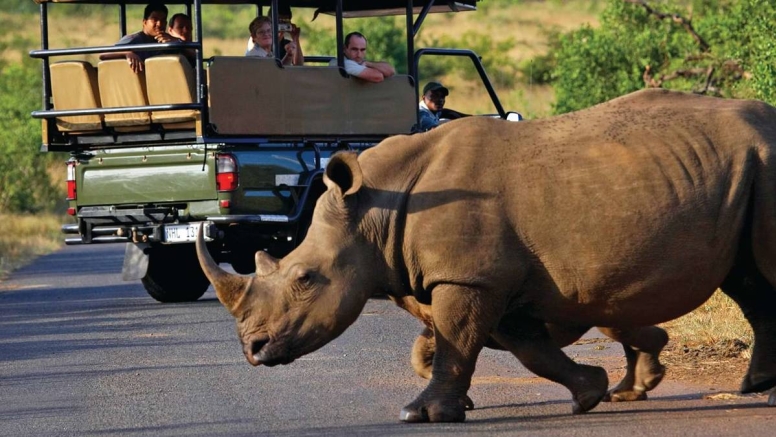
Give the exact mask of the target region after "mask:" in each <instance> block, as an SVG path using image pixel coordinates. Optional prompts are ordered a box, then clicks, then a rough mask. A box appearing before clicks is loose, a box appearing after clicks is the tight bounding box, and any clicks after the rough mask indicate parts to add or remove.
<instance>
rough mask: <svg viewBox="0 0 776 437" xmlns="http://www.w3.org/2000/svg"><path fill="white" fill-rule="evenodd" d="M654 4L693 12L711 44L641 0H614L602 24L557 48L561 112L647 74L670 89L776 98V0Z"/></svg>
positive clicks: (635, 84) (615, 92)
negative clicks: (653, 12) (650, 9)
mask: <svg viewBox="0 0 776 437" xmlns="http://www.w3.org/2000/svg"><path fill="white" fill-rule="evenodd" d="M652 6H653V7H654V8H655V9H657V10H659V11H660V12H663V13H677V14H679V15H680V16H682V17H684V18H685V19H689V18H690V17H692V25H693V27H694V29H695V31H696V32H697V33H698V35H700V36H701V38H703V40H704V41H705V42H706V43H707V44H708V45H709V49H708V50H707V51H704V50H703V49H702V47H701V45H700V44H699V43H698V42H697V41H696V40H695V39H693V37H692V35H691V34H690V32H688V31H687V30H686V29H685V28H683V27H682V26H681V25H680V24H678V23H675V22H673V21H672V20H670V19H663V20H659V19H658V18H657V17H655V16H654V15H650V14H648V13H647V12H646V10H645V9H644V8H643V7H641V6H639V5H635V4H630V3H625V2H623V1H621V0H609V3H608V5H607V7H606V9H605V10H604V11H603V13H602V15H601V25H600V27H599V28H596V29H593V28H591V27H583V28H581V29H578V30H576V31H573V32H570V33H567V34H565V35H562V36H561V37H560V38H559V39H557V40H556V41H555V43H554V46H553V47H552V49H551V53H552V55H553V56H554V61H555V68H554V70H553V73H552V80H553V83H554V85H555V91H556V104H555V107H554V111H555V112H556V113H564V112H568V111H573V110H577V109H582V108H585V107H588V106H592V105H594V104H597V103H601V102H603V101H606V100H609V99H612V98H614V97H617V96H620V95H623V94H626V93H629V92H632V91H636V90H638V89H641V88H644V87H645V86H647V85H646V83H645V79H647V80H652V81H653V84H658V85H660V86H662V87H664V88H671V89H678V90H684V91H694V92H705V93H707V94H712V95H720V96H724V97H737V98H757V99H760V100H764V101H766V102H769V103H772V104H775V103H776V87H775V86H774V85H776V43H774V38H773V35H774V34H775V32H776V6H774V4H773V2H771V1H769V0H749V1H746V2H737V1H726V0H692V1H666V2H654V4H653V5H652ZM689 7H692V11H691V10H689V9H688V8H689ZM645 72H647V73H648V75H646V77H645ZM709 72H710V73H711V75H710V76H708V80H707V73H709Z"/></svg>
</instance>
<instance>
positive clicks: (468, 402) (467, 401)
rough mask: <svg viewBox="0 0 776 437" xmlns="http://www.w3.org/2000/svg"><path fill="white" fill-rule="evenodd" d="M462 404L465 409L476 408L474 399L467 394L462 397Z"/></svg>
mask: <svg viewBox="0 0 776 437" xmlns="http://www.w3.org/2000/svg"><path fill="white" fill-rule="evenodd" d="M461 405H463V408H464V410H468V411H471V410H473V409H474V401H472V398H470V397H469V396H467V395H464V396H463V397H462V398H461Z"/></svg>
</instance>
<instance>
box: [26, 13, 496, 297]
mask: <svg viewBox="0 0 776 437" xmlns="http://www.w3.org/2000/svg"><path fill="white" fill-rule="evenodd" d="M34 1H35V2H36V3H39V6H40V23H41V39H42V42H41V48H40V50H33V51H32V52H31V53H30V56H32V57H33V58H40V59H42V61H43V68H42V74H43V108H42V110H40V111H35V112H33V113H32V116H33V117H36V118H40V119H41V121H42V128H43V145H42V150H43V151H65V152H69V154H70V158H69V160H68V161H67V193H68V194H67V198H68V201H69V208H68V214H70V215H72V216H73V217H74V218H75V220H76V223H75V224H66V225H63V227H62V230H63V232H64V233H65V234H67V235H70V236H69V237H67V238H66V240H65V241H66V243H67V244H98V243H100V244H101V243H129V244H127V245H126V255H125V260H124V268H123V277H124V279H125V280H136V279H141V281H142V283H143V285H144V287H145V289H146V290H147V291H148V293H149V294H150V295H151V296H152V297H153V298H155V299H157V300H159V301H162V302H179V301H193V300H196V299H198V298H199V297H200V296H202V294H203V293H204V292H205V291H206V289H207V287H208V285H209V284H208V280H207V278H205V276H204V274H203V273H202V271H201V270H200V267H199V264H198V262H197V259H196V256H195V251H194V244H193V242H194V239H195V235H196V231H197V229H198V226H199V225H200V224H204V225H205V229H206V237H207V240H208V241H209V248H210V251H211V252H212V254H213V256H214V258H215V259H216V260H217V261H218V262H226V263H230V264H231V265H232V267H233V268H234V269H235V270H236V271H237V272H239V273H250V272H253V271H254V263H253V254H254V253H255V252H256V251H257V250H266V251H268V252H270V253H271V254H273V255H274V256H283V255H284V254H286V253H288V252H289V251H291V250H292V249H293V248H294V247H295V246H296V245H297V244H298V243H299V242H300V241H301V240H302V239H303V238H304V236H305V232H306V231H307V228H308V226H309V223H310V220H311V215H312V210H313V206H314V204H315V201H316V199H317V198H318V197H319V196H320V195H321V193H322V192H323V191H325V186H324V185H323V182H322V171H323V168H324V167H325V166H326V163H327V161H328V159H329V157H330V156H331V154H333V153H335V152H336V151H338V150H354V151H362V150H364V149H366V148H369V147H371V146H373V145H375V144H377V143H378V142H380V141H381V140H382V139H384V138H386V137H388V136H390V135H396V134H410V133H412V132H413V128H414V126H415V125H416V124H417V122H418V119H417V102H418V98H419V94H418V92H419V91H418V82H417V67H418V62H419V60H420V58H421V56H425V55H437V56H438V55H441V56H465V57H469V58H470V59H471V60H472V61H473V62H474V65H475V67H476V68H477V71H478V72H479V74H480V77H481V78H482V80H483V83H484V86H485V89H486V90H487V92H488V93H489V94H490V97H491V99H492V101H493V104H494V107H495V108H496V110H497V112H498V115H497V116H499V117H501V118H507V114H506V113H505V112H504V110H503V108H502V106H501V104H500V103H499V101H498V98H497V97H496V93H495V92H494V90H493V87H492V86H491V84H490V81H489V80H488V77H487V75H486V74H485V71H484V70H483V68H482V65H481V63H480V61H479V58H478V57H477V55H476V54H475V53H473V52H471V51H468V50H454V49H433V48H422V49H419V50H416V49H415V47H414V38H415V35H416V34H417V33H418V31H419V29H420V26H421V25H422V23H423V21H424V19H425V18H426V16H427V14H429V13H434V12H462V11H474V10H476V3H477V1H478V0H459V1H455V2H447V1H445V2H442V1H436V2H435V1H434V0H360V1H359V0H252V1H251V0H169V1H167V2H165V4H166V5H167V6H172V5H176V4H177V5H185V7H186V9H187V11H188V12H189V15H190V16H191V17H192V21H193V23H194V32H193V42H190V43H175V44H172V43H167V44H142V45H133V46H131V50H132V51H135V52H138V51H143V50H154V51H160V50H161V51H165V52H169V53H168V54H163V55H160V56H154V57H151V58H149V59H147V60H146V62H145V70H144V71H143V72H142V74H135V73H133V72H132V71H131V69H130V68H129V67H128V65H127V62H126V61H125V60H124V59H117V60H105V61H100V62H99V63H98V65H93V64H92V63H90V62H88V61H83V60H71V59H72V58H73V57H74V56H81V57H84V55H94V54H103V53H112V52H119V51H126V50H127V49H128V46H112V45H111V46H99V47H73V48H64V49H50V48H49V37H48V27H49V9H50V8H60V7H68V6H69V5H72V4H115V5H116V10H117V13H118V15H119V21H118V22H119V27H120V29H119V32H118V33H119V34H120V35H121V36H123V35H125V34H126V33H127V20H126V16H127V13H126V9H127V8H126V6H127V5H130V4H138V5H144V4H146V3H147V0H34ZM203 4H204V5H206V6H207V7H211V6H210V5H213V4H222V5H226V4H229V5H235V4H242V5H246V6H247V7H251V8H253V7H255V9H256V14H257V15H262V14H264V13H270V15H271V19H272V26H273V32H274V33H275V34H277V32H276V31H277V30H278V29H279V27H278V26H279V24H280V22H279V17H278V13H277V12H270V11H278V10H279V7H293V8H310V9H314V10H315V12H316V13H323V14H331V15H333V16H334V17H335V21H336V36H337V41H342V39H343V36H344V35H343V19H345V18H348V17H368V16H379V15H397V14H402V15H404V16H406V35H407V38H406V42H407V53H408V56H407V71H408V74H405V75H396V76H394V77H391V78H389V79H388V80H385V81H384V82H382V83H377V84H373V83H366V82H363V81H361V80H358V79H355V78H351V77H349V76H348V75H347V74H346V73H345V70H344V68H343V67H342V66H343V51H342V47H341V46H340V44H338V46H337V47H336V48H334V47H332V50H333V51H334V50H336V53H333V54H332V56H329V57H321V56H311V57H306V58H305V61H306V62H305V66H301V67H284V66H282V65H281V64H280V62H279V61H278V60H277V59H273V58H249V57H244V56H241V55H242V54H240V56H213V57H210V58H209V59H203V45H202V41H203V34H202V8H203ZM134 24H135V23H132V25H133V27H134ZM246 27H247V23H246ZM246 34H247V31H246ZM246 37H247V35H246ZM182 49H186V50H190V51H192V50H193V52H194V53H196V59H195V62H193V65H192V64H191V63H189V62H188V61H187V60H186V58H185V57H184V56H182V55H181V54H180V53H181V50H182ZM276 50H277V51H276V57H277V58H280V56H279V55H280V50H281V48H280V47H277V48H276ZM63 57H66V60H62V58H63ZM57 58H59V60H57ZM334 60H336V65H334ZM329 62H331V65H330V64H329Z"/></svg>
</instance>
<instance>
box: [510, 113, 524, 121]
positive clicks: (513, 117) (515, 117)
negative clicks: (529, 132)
mask: <svg viewBox="0 0 776 437" xmlns="http://www.w3.org/2000/svg"><path fill="white" fill-rule="evenodd" d="M522 119H523V116H522V115H520V114H519V113H517V112H514V111H509V112H507V121H521V120H522Z"/></svg>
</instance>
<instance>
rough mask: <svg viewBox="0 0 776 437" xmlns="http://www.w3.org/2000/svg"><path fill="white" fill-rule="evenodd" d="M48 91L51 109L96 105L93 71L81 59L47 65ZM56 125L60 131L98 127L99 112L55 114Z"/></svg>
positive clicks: (77, 130)
mask: <svg viewBox="0 0 776 437" xmlns="http://www.w3.org/2000/svg"><path fill="white" fill-rule="evenodd" d="M49 70H50V72H51V94H52V97H53V101H54V109H55V110H66V109H94V108H99V107H100V90H99V88H98V87H97V70H96V69H95V68H94V66H92V64H90V63H88V62H84V61H63V62H57V63H54V64H51V67H49ZM57 127H58V128H59V130H61V131H64V132H85V131H93V130H101V129H102V115H78V116H70V117H58V118H57Z"/></svg>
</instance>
